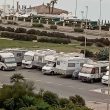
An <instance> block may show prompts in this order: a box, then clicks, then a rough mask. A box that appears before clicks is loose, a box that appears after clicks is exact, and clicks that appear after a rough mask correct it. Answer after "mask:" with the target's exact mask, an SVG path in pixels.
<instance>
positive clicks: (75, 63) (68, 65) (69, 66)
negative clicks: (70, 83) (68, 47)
mask: <svg viewBox="0 0 110 110" xmlns="http://www.w3.org/2000/svg"><path fill="white" fill-rule="evenodd" d="M87 61H88V59H87V58H84V56H83V54H79V53H69V54H64V55H63V56H60V57H58V58H57V62H56V68H55V70H54V72H55V73H57V74H62V75H65V76H66V75H67V76H68V75H70V76H72V74H73V72H74V71H75V70H76V69H78V70H79V69H80V68H81V67H82V66H83V64H84V63H86V62H87Z"/></svg>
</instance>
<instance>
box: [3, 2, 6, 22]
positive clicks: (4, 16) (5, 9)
mask: <svg viewBox="0 0 110 110" xmlns="http://www.w3.org/2000/svg"><path fill="white" fill-rule="evenodd" d="M3 8H4V9H3V10H4V12H3V16H4V22H5V11H6V0H4V7H3Z"/></svg>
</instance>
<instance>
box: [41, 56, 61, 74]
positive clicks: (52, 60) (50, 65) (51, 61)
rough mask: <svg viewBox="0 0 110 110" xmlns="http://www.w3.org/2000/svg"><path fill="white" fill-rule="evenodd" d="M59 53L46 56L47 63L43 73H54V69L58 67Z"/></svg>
mask: <svg viewBox="0 0 110 110" xmlns="http://www.w3.org/2000/svg"><path fill="white" fill-rule="evenodd" d="M58 56H59V54H54V55H48V56H46V57H45V62H46V65H45V66H43V68H42V73H43V74H54V69H55V67H56V61H57V58H58Z"/></svg>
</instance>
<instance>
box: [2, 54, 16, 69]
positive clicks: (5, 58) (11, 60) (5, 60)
mask: <svg viewBox="0 0 110 110" xmlns="http://www.w3.org/2000/svg"><path fill="white" fill-rule="evenodd" d="M16 67H17V63H16V61H15V57H14V55H13V53H9V52H0V69H1V70H3V71H4V70H15V69H16Z"/></svg>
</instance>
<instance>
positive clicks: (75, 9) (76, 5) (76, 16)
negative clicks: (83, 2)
mask: <svg viewBox="0 0 110 110" xmlns="http://www.w3.org/2000/svg"><path fill="white" fill-rule="evenodd" d="M77 4H78V1H77V0H76V7H75V18H77Z"/></svg>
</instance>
